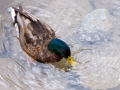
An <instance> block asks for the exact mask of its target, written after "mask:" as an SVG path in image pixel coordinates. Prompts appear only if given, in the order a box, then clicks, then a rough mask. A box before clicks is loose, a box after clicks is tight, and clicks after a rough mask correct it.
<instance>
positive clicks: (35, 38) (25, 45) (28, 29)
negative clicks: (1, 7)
mask: <svg viewBox="0 0 120 90" xmlns="http://www.w3.org/2000/svg"><path fill="white" fill-rule="evenodd" d="M13 9H14V10H15V14H16V16H15V17H14V18H15V23H17V25H18V29H19V37H18V38H19V41H20V45H21V47H22V49H23V50H24V52H26V53H27V54H28V55H29V56H31V57H32V58H34V59H35V60H36V61H38V62H57V61H60V60H61V58H62V57H59V56H58V55H56V54H55V53H53V52H51V51H49V49H48V44H49V42H50V41H51V40H52V39H54V38H55V37H56V36H55V33H54V31H53V30H52V29H51V28H50V27H49V26H48V25H47V24H45V23H43V22H41V21H39V20H38V19H36V18H35V17H34V16H33V15H31V14H30V13H28V12H27V11H25V10H23V9H22V7H21V6H19V9H17V8H15V7H13Z"/></svg>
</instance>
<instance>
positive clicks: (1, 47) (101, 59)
mask: <svg viewBox="0 0 120 90" xmlns="http://www.w3.org/2000/svg"><path fill="white" fill-rule="evenodd" d="M0 2H3V4H4V5H6V7H4V5H2V4H1V6H0V7H2V6H3V7H2V9H1V10H0V19H1V31H0V32H1V33H0V34H1V35H0V43H1V44H0V58H1V59H0V61H1V63H0V87H1V89H2V90H8V88H9V90H115V89H116V90H118V89H119V88H120V85H119V84H120V72H119V71H120V70H119V69H120V64H119V62H120V57H119V56H120V48H119V46H120V41H119V38H120V31H119V30H120V29H119V24H120V23H119V21H120V18H119V16H120V12H119V10H120V1H119V0H106V1H105V0H74V1H73V0H66V1H65V0H60V1H58V0H50V1H48V0H36V1H34V0H31V1H29V0H25V1H24V0H21V1H19V0H18V1H15V0H11V1H7V0H5V1H0ZM20 3H21V4H22V5H23V7H24V9H25V10H27V11H29V12H30V13H32V14H33V15H35V16H36V17H37V18H38V19H40V20H41V21H44V22H46V23H47V24H49V25H50V26H51V27H52V28H53V30H55V32H56V35H57V36H58V38H60V39H62V40H64V41H66V43H67V44H68V45H69V46H70V48H71V50H72V56H73V57H74V59H75V60H76V61H77V62H79V64H78V65H77V66H76V67H74V68H73V70H71V71H70V72H65V70H64V69H66V68H67V67H66V62H65V60H62V61H61V62H58V63H55V64H42V63H37V65H36V66H34V65H32V66H31V67H30V68H29V67H28V65H27V63H26V58H25V55H24V53H23V52H22V49H21V47H20V45H19V41H18V40H17V38H15V37H13V36H15V35H16V33H15V28H14V27H13V26H12V20H11V17H10V12H9V7H10V6H12V5H13V6H18V4H20Z"/></svg>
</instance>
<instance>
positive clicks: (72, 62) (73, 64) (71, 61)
mask: <svg viewBox="0 0 120 90" xmlns="http://www.w3.org/2000/svg"><path fill="white" fill-rule="evenodd" d="M67 62H68V64H70V65H71V66H76V65H77V63H76V61H75V60H74V59H73V58H72V57H71V56H69V57H68V58H67Z"/></svg>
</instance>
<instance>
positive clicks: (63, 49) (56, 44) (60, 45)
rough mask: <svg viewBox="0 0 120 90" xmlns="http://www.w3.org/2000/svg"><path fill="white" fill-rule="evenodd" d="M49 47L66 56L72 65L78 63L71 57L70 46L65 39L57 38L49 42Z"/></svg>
mask: <svg viewBox="0 0 120 90" xmlns="http://www.w3.org/2000/svg"><path fill="white" fill-rule="evenodd" d="M48 48H49V50H50V51H52V52H54V53H55V54H57V55H58V56H60V57H64V58H66V60H67V62H68V64H70V65H71V66H74V65H76V61H75V60H73V58H72V57H71V51H70V48H69V46H68V45H67V44H66V43H65V42H64V41H62V40H60V39H57V38H55V39H53V40H52V41H51V42H50V43H49V45H48Z"/></svg>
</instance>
